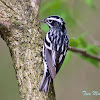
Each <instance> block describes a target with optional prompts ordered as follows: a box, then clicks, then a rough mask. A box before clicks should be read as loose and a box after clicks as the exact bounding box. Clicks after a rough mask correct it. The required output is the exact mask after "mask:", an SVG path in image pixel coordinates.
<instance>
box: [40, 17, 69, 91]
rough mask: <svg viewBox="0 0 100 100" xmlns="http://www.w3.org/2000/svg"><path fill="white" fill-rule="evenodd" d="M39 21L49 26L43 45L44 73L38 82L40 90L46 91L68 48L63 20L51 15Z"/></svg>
mask: <svg viewBox="0 0 100 100" xmlns="http://www.w3.org/2000/svg"><path fill="white" fill-rule="evenodd" d="M41 22H44V23H46V24H47V25H48V26H49V28H50V29H49V32H48V33H47V34H46V37H45V40H44V46H43V63H44V75H43V79H42V82H41V84H40V88H39V90H40V91H44V92H45V93H46V92H48V90H49V86H50V82H51V79H54V78H55V76H56V74H57V73H58V71H59V69H60V67H61V65H62V63H63V61H64V58H65V55H66V52H67V48H68V43H69V39H68V36H67V30H66V26H65V22H64V21H63V19H62V18H61V17H59V16H56V15H52V16H49V17H47V18H46V19H44V20H41Z"/></svg>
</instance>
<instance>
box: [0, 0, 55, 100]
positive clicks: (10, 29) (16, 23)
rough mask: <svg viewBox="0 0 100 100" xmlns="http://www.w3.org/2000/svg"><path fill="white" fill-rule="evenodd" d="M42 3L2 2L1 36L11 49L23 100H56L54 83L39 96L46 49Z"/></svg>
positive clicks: (32, 1)
mask: <svg viewBox="0 0 100 100" xmlns="http://www.w3.org/2000/svg"><path fill="white" fill-rule="evenodd" d="M39 4H40V0H0V34H1V37H2V38H3V39H4V41H5V42H6V43H7V46H8V47H9V50H10V53H11V57H12V60H13V66H14V69H15V72H16V78H17V81H18V86H19V91H20V95H21V99H22V100H55V91H54V87H53V82H52V83H51V87H50V89H49V90H50V91H49V93H47V94H44V93H43V92H39V85H40V82H41V80H42V76H43V64H42V58H41V55H40V51H41V48H42V45H43V40H42V38H41V37H42V36H41V30H40V24H39V22H38V12H39Z"/></svg>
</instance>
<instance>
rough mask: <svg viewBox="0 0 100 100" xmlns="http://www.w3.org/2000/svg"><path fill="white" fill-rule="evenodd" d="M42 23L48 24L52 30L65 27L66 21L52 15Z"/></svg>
mask: <svg viewBox="0 0 100 100" xmlns="http://www.w3.org/2000/svg"><path fill="white" fill-rule="evenodd" d="M40 22H44V23H46V24H47V25H48V26H49V27H50V28H52V27H53V28H54V27H57V28H58V27H62V26H63V27H64V26H65V22H64V20H63V19H62V18H61V17H60V16H57V15H51V16H49V17H47V18H45V19H43V20H40Z"/></svg>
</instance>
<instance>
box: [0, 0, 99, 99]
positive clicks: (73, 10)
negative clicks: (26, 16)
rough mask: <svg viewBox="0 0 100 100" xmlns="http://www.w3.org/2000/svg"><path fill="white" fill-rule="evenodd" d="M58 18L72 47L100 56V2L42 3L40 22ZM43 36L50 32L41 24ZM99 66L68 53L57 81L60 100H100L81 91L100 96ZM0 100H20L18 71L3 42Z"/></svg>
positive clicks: (67, 0) (51, 0) (0, 48)
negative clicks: (96, 92) (63, 25)
mask: <svg viewBox="0 0 100 100" xmlns="http://www.w3.org/2000/svg"><path fill="white" fill-rule="evenodd" d="M49 15H59V16H61V17H62V18H63V19H64V20H65V22H66V27H67V32H68V36H69V38H70V46H73V47H76V48H82V49H85V50H87V51H88V52H89V53H91V54H95V55H97V56H100V35H99V34H100V33H99V32H100V0H42V2H41V7H40V19H44V18H46V17H47V16H49ZM41 28H42V33H43V36H44V35H45V34H44V33H45V32H47V31H48V27H47V26H46V25H45V24H41ZM99 66H100V64H99V62H98V61H96V60H93V59H87V58H84V57H81V56H80V55H77V54H75V53H71V52H68V53H67V56H66V59H65V61H64V64H63V66H62V68H61V70H60V72H59V73H58V74H57V77H56V79H55V80H54V85H55V91H56V98H57V100H100V96H93V95H90V96H84V95H83V93H82V91H87V92H92V91H98V92H99V93H100V78H99V76H100V68H99ZM0 100H20V96H19V92H18V86H17V81H16V76H15V71H14V68H13V66H12V60H11V57H10V53H9V49H8V48H7V46H6V44H5V42H4V41H3V40H2V39H1V38H0Z"/></svg>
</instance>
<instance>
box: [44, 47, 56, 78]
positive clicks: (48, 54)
mask: <svg viewBox="0 0 100 100" xmlns="http://www.w3.org/2000/svg"><path fill="white" fill-rule="evenodd" d="M44 53H45V59H46V62H47V65H48V69H49V72H50V76H51V77H52V79H54V78H55V76H56V67H55V64H54V61H53V59H52V51H51V50H49V49H47V48H46V47H44Z"/></svg>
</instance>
